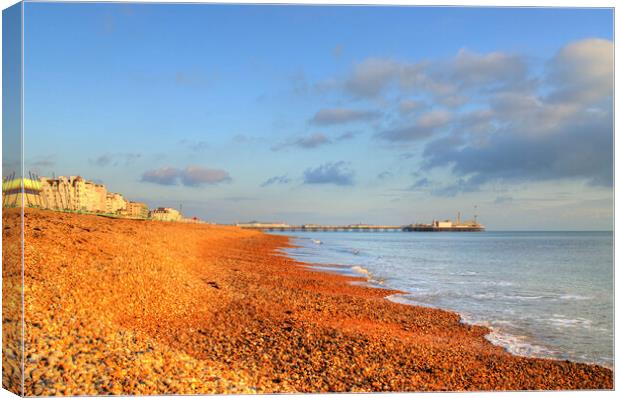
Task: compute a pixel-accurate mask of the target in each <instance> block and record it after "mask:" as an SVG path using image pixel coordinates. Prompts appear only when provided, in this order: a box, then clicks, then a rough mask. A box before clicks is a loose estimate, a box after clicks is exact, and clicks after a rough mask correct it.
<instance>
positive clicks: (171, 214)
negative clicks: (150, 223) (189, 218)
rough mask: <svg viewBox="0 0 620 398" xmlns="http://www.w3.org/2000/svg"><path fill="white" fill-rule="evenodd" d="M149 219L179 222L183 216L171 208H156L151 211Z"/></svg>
mask: <svg viewBox="0 0 620 398" xmlns="http://www.w3.org/2000/svg"><path fill="white" fill-rule="evenodd" d="M151 218H152V219H153V220H158V221H181V219H182V218H183V216H182V215H181V213H180V212H179V211H178V210H176V209H173V208H171V207H158V208H157V209H155V210H151Z"/></svg>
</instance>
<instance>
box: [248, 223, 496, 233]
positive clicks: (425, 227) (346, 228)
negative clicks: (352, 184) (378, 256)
mask: <svg viewBox="0 0 620 398" xmlns="http://www.w3.org/2000/svg"><path fill="white" fill-rule="evenodd" d="M237 226H238V227H240V228H244V229H254V230H259V231H265V232H482V231H484V230H485V228H484V226H483V225H480V224H472V225H453V226H438V225H436V224H410V225H280V224H275V225H269V224H237Z"/></svg>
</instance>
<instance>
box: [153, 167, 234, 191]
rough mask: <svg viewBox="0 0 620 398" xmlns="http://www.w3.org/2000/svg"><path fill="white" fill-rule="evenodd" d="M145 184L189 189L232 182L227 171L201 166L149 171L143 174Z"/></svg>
mask: <svg viewBox="0 0 620 398" xmlns="http://www.w3.org/2000/svg"><path fill="white" fill-rule="evenodd" d="M141 181H143V182H150V183H153V184H158V185H178V184H179V183H180V184H182V185H185V186H187V187H199V186H202V185H213V184H219V183H222V182H228V181H231V178H230V175H229V174H228V172H227V171H225V170H221V169H207V168H203V167H200V166H187V167H186V168H185V169H178V168H175V167H169V166H165V167H160V168H159V169H154V170H147V171H145V172H144V173H143V174H142V179H141Z"/></svg>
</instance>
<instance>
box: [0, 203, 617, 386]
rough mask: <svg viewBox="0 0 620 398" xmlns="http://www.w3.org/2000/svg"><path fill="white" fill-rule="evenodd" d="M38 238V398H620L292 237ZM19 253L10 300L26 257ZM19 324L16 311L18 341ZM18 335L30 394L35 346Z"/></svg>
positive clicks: (32, 332)
mask: <svg viewBox="0 0 620 398" xmlns="http://www.w3.org/2000/svg"><path fill="white" fill-rule="evenodd" d="M5 213H6V214H5V215H4V224H5V226H4V230H3V239H4V242H7V241H11V240H17V239H19V235H20V230H19V225H18V222H17V220H19V218H18V215H19V213H17V212H11V211H5ZM11 220H13V222H11ZM24 235H25V270H24V282H25V283H24V296H25V303H24V304H25V306H24V307H25V308H24V314H25V342H24V345H25V358H24V361H25V369H24V389H25V391H24V394H25V395H95V394H97V395H99V394H124V395H134V394H142V395H143V394H227V393H231V394H246V393H278V392H279V393H295V392H302V393H316V392H380V391H383V392H386V391H391V392H402V391H482V390H510V391H514V390H519V391H520V390H574V389H588V390H598V389H612V388H613V371H612V370H610V369H607V368H604V367H600V366H596V365H587V364H580V363H574V362H568V361H557V360H550V359H535V358H528V357H520V356H515V355H512V354H509V353H508V352H506V351H505V350H504V349H502V348H500V347H497V346H494V345H492V344H491V343H490V342H489V341H487V340H486V339H485V335H486V334H487V333H488V332H489V330H488V329H486V328H484V327H481V326H471V325H467V324H464V323H462V322H461V319H460V317H459V316H458V315H457V314H456V313H453V312H449V311H443V310H440V309H433V308H426V307H416V306H411V305H403V304H398V303H394V302H391V301H388V300H386V299H385V297H386V296H388V295H391V294H394V293H398V292H397V291H394V290H388V289H376V288H371V287H367V286H364V285H363V284H362V283H360V282H362V281H363V279H361V278H356V277H349V276H342V275H336V274H332V273H324V272H318V271H316V270H312V269H311V268H309V267H307V265H306V264H303V263H301V262H298V261H295V260H293V259H291V258H289V257H287V256H285V255H284V254H283V253H282V252H281V249H283V248H286V247H290V245H291V242H290V241H289V238H287V237H285V236H274V235H268V234H264V233H261V232H257V231H250V230H242V229H239V228H236V227H227V226H214V225H200V224H183V223H166V222H154V221H137V220H123V219H109V218H105V217H98V216H94V215H78V214H70V213H57V212H51V211H42V210H35V209H26V210H25V231H24ZM4 245H5V246H4V247H5V249H4V256H3V264H4V267H3V278H4V279H3V280H4V286H3V300H4V302H5V303H8V302H10V300H11V297H9V296H8V295H9V294H13V293H15V292H16V291H18V290H15V289H13V290H10V291H9V290H7V287H10V286H18V281H19V280H20V275H19V272H18V270H15V269H14V268H15V266H11V264H18V263H19V262H18V261H15V258H14V257H15V256H18V255H19V252H18V251H17V250H8V251H7V249H6V248H7V247H8V246H6V245H7V244H6V243H5V244H4ZM351 282H354V283H351ZM7 300H8V301H7ZM5 306H6V304H5ZM17 307H18V306H16V308H17ZM5 308H6V307H5ZM16 317H19V313H18V311H6V310H5V311H4V317H3V327H4V333H5V336H7V333H9V334H8V336H9V337H14V336H18V333H17V332H16V330H17V325H18V323H19V322H16V320H15V318H16ZM11 325H14V329H15V330H13V329H12V328H11ZM4 340H5V342H4V345H3V370H4V372H3V386H4V387H5V388H8V389H10V390H12V391H16V389H17V388H18V385H19V383H18V381H19V379H20V378H21V377H20V370H19V366H15V364H16V363H18V362H19V358H18V352H19V347H18V346H15V344H14V343H15V339H11V338H9V339H6V338H5V339H4Z"/></svg>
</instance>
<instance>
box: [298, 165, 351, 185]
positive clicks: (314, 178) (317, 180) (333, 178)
mask: <svg viewBox="0 0 620 398" xmlns="http://www.w3.org/2000/svg"><path fill="white" fill-rule="evenodd" d="M353 176H354V173H353V171H351V170H349V168H348V164H347V163H346V162H344V161H339V162H328V163H324V164H322V165H320V166H318V167H316V168H314V169H313V168H309V169H306V171H304V176H303V177H304V184H334V185H341V186H345V185H353Z"/></svg>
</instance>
